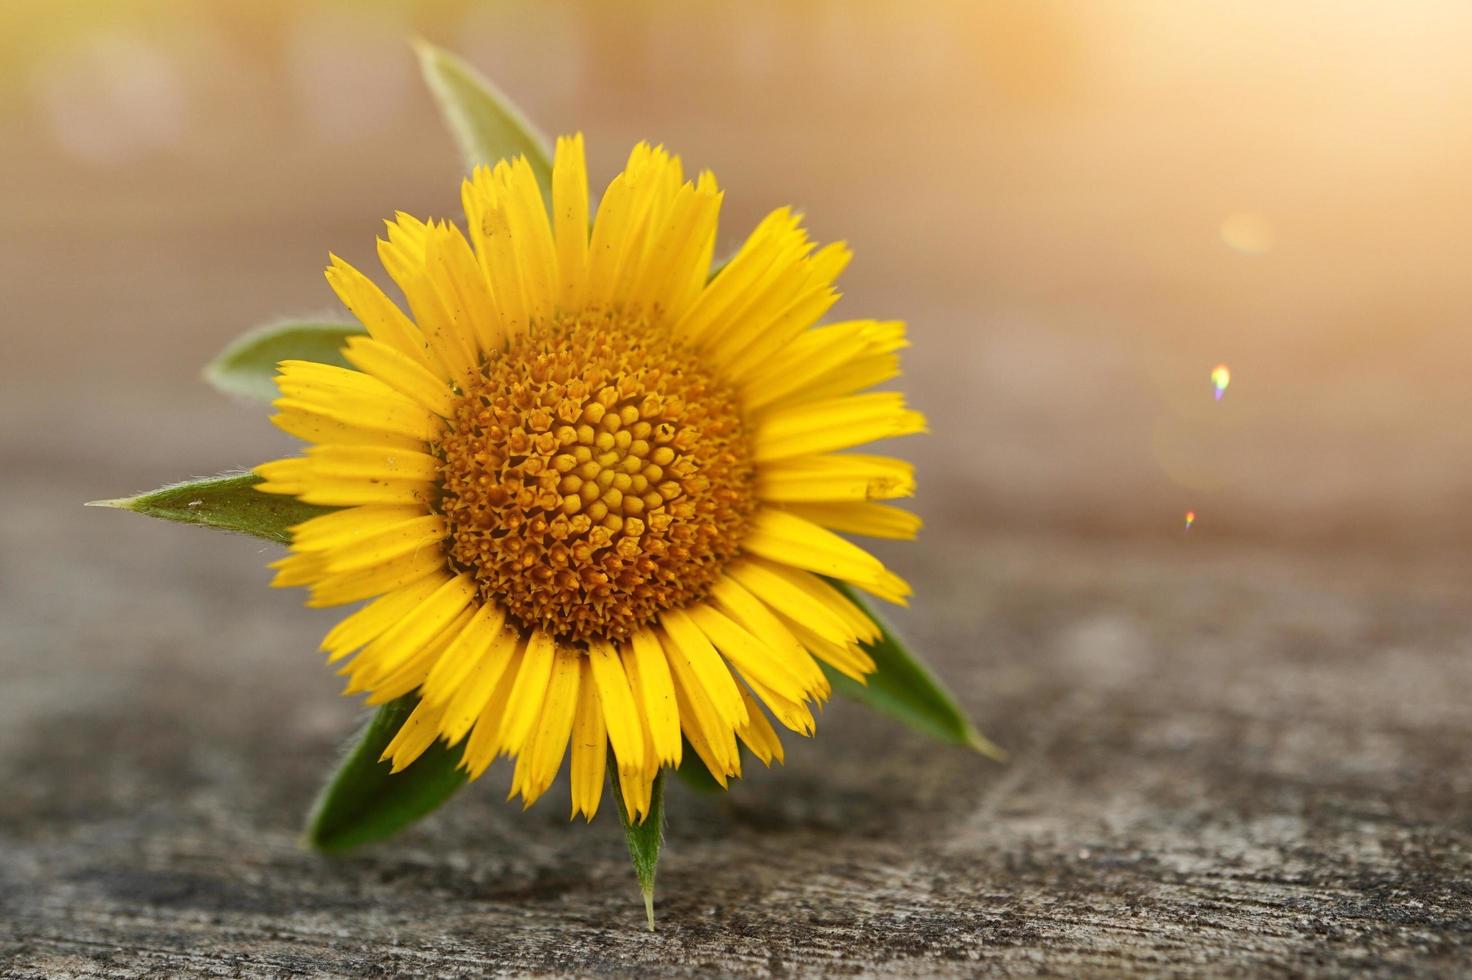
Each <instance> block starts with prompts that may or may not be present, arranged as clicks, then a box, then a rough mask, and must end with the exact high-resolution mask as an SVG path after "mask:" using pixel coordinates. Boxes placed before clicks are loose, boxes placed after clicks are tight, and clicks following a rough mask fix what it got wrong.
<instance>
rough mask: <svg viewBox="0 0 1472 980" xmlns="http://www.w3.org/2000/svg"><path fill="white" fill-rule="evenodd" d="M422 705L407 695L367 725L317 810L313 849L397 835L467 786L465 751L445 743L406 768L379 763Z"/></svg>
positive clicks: (310, 837) (310, 832) (309, 834)
mask: <svg viewBox="0 0 1472 980" xmlns="http://www.w3.org/2000/svg"><path fill="white" fill-rule="evenodd" d="M417 703H418V699H416V698H415V697H414V696H413V695H412V694H406V695H405V696H403V697H401V698H399V699H398V700H396V701H390V702H389V703H388V704H386V705H384V706H383V707H381V708H379V709H378V711H377V712H375V713H374V715H373V717H372V718H371V719H370V720H369V721H368V723H367V724H366V725H364V726H363V729H362V731H360V732H359V733H358V735H357V736H356V738H355V739H354V742H353V743H352V747H351V748H350V749H349V750H348V753H347V755H346V756H345V757H344V758H343V761H342V764H341V765H340V766H338V769H337V772H335V773H334V774H333V775H332V778H331V779H330V780H328V782H327V786H326V787H325V788H324V789H323V790H322V795H321V796H320V797H318V799H317V804H316V806H314V807H313V808H312V815H311V817H309V818H308V820H307V830H306V835H305V839H306V843H307V844H308V845H309V846H310V847H312V848H313V849H315V850H318V851H324V852H327V853H336V852H339V851H345V850H348V849H349V848H353V847H360V846H362V845H363V844H371V843H373V842H374V841H380V840H383V839H384V838H386V837H391V836H393V835H394V834H396V833H398V832H399V831H400V830H403V829H404V828H405V827H407V826H409V824H411V823H413V822H414V821H416V820H418V819H419V818H420V817H423V816H425V815H426V814H428V813H430V812H431V811H432V810H434V809H435V808H436V807H438V806H439V805H440V804H441V803H443V802H445V800H447V799H449V798H450V797H451V796H452V795H454V793H455V791H456V790H458V789H459V788H460V787H461V786H464V785H465V780H466V773H465V770H463V769H461V768H459V765H460V756H461V751H462V750H461V749H459V748H454V749H451V748H447V747H446V746H445V744H444V743H443V742H440V741H436V742H435V743H434V744H433V745H431V746H430V747H429V748H427V749H425V750H424V754H423V755H421V756H420V757H419V758H418V759H415V760H414V761H413V762H412V763H411V764H410V765H409V766H408V767H407V768H406V769H404V770H403V771H402V772H397V773H395V772H393V771H392V767H391V766H390V765H389V763H387V762H380V761H378V760H379V756H381V755H382V754H383V750H384V748H385V747H386V746H387V745H388V743H389V742H390V741H392V740H393V737H394V736H395V735H396V734H398V731H399V728H400V727H401V726H402V725H403V724H404V721H405V719H407V718H408V717H409V715H410V714H411V713H413V711H414V707H415V705H416V704H417Z"/></svg>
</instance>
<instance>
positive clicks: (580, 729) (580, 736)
mask: <svg viewBox="0 0 1472 980" xmlns="http://www.w3.org/2000/svg"><path fill="white" fill-rule="evenodd" d="M581 671H582V677H581V678H580V679H579V681H578V710H577V714H576V715H574V717H573V724H572V817H576V816H577V815H578V814H579V813H582V814H583V815H584V816H586V817H587V818H588V819H589V820H590V821H591V820H592V819H593V815H594V814H595V813H597V812H598V802H599V800H601V799H602V798H603V774H604V769H605V767H606V765H607V762H608V729H607V728H606V727H605V725H604V721H603V706H602V705H600V704H599V703H598V689H597V685H596V682H595V681H594V679H593V663H592V661H591V660H590V659H589V658H587V657H584V658H583V662H582V665H581ZM569 819H571V818H569Z"/></svg>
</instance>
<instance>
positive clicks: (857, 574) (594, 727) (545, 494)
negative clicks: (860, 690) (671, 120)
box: [256, 136, 925, 818]
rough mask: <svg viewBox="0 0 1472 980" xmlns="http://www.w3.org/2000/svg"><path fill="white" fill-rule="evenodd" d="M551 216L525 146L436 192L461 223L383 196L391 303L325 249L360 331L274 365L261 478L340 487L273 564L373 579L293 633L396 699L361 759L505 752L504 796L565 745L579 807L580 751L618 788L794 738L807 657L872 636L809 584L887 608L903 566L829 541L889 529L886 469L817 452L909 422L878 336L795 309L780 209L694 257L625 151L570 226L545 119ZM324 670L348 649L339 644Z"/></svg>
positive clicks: (711, 238)
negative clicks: (722, 251)
mask: <svg viewBox="0 0 1472 980" xmlns="http://www.w3.org/2000/svg"><path fill="white" fill-rule="evenodd" d="M552 184H553V187H552V198H553V200H552V208H551V218H550V219H549V217H548V211H547V208H546V205H545V203H544V200H543V198H542V194H541V191H540V190H539V189H538V186H537V183H536V179H535V177H534V176H533V172H532V169H531V167H530V166H529V165H528V164H527V163H526V161H524V160H521V159H518V160H516V161H514V162H502V163H500V164H497V165H496V167H495V168H494V169H490V168H486V167H482V168H480V169H478V170H476V172H475V173H474V174H473V175H472V177H471V178H470V179H469V180H467V181H465V183H464V186H463V188H462V197H463V201H464V206H465V214H466V218H467V224H468V228H469V236H468V239H467V236H466V235H464V234H462V233H461V231H460V230H459V229H458V228H457V227H455V226H454V225H452V224H450V223H448V222H428V223H426V222H422V221H419V220H417V219H415V218H412V217H410V216H408V215H406V214H399V215H398V216H397V218H396V220H395V221H392V222H390V223H389V224H388V239H387V241H382V240H381V241H379V243H378V245H379V248H378V252H379V257H380V258H381V259H382V261H383V264H384V266H385V267H386V269H387V270H388V272H389V274H390V275H391V276H392V277H393V280H394V281H395V282H396V283H397V284H398V287H399V289H400V290H401V291H402V292H403V295H404V297H405V298H406V300H407V302H408V307H409V310H410V312H411V313H412V317H411V316H408V315H406V314H405V313H404V312H402V311H401V310H400V309H399V308H398V307H397V306H396V305H395V304H394V303H393V302H392V301H391V300H390V299H389V298H388V297H387V296H385V294H384V293H383V291H382V290H380V289H379V288H378V287H377V286H376V285H374V284H373V282H371V281H370V280H369V279H368V278H367V277H366V276H364V275H363V274H362V273H361V272H359V271H357V270H356V269H354V268H353V267H352V266H350V265H348V264H347V263H346V262H343V261H342V260H341V259H339V258H337V257H336V256H334V257H333V258H332V264H331V266H330V267H329V268H328V270H327V279H328V281H329V282H330V283H331V284H332V288H333V289H334V290H335V291H336V292H337V295H338V296H339V297H340V298H341V299H342V301H343V303H344V304H345V305H346V306H347V307H348V309H349V310H351V311H352V312H353V314H354V315H355V316H356V317H357V318H358V319H359V320H360V321H361V322H362V324H363V326H364V327H366V328H367V335H366V336H359V337H354V338H352V339H351V340H349V341H348V345H347V347H346V348H345V349H344V352H343V353H344V356H345V357H346V358H347V360H348V361H349V362H350V363H351V364H352V365H353V366H354V367H356V368H357V370H350V369H346V368H341V367H336V366H331V365H324V364H317V363H310V362H305V361H285V362H283V363H282V364H281V366H280V373H279V375H278V377H277V382H278V385H279V387H280V390H281V394H282V397H281V398H280V399H279V400H278V401H277V402H276V403H275V404H276V408H277V409H278V414H277V415H276V416H275V417H274V421H275V422H276V424H277V425H279V426H280V427H281V428H282V429H284V430H286V431H287V432H289V433H291V434H293V435H295V436H298V437H300V438H302V439H304V440H306V441H308V442H310V443H312V444H313V445H311V446H310V447H309V448H308V449H307V450H306V455H304V456H301V457H294V458H291V459H284V460H279V461H276V462H272V463H267V464H265V465H263V466H260V467H259V468H258V469H257V470H256V472H257V473H258V474H259V475H260V476H261V477H262V478H263V479H264V481H265V482H264V483H262V484H261V485H260V489H261V490H264V491H266V492H268V493H280V494H290V495H292V496H295V497H297V498H299V499H301V500H302V501H304V502H307V503H313V504H323V505H328V506H333V507H339V508H342V509H341V510H337V511H334V512H332V513H330V514H327V515H325V516H322V517H318V518H315V519H313V520H309V521H307V522H306V523H304V524H301V525H298V526H297V527H295V528H293V529H292V533H293V537H292V543H291V550H292V552H293V554H292V555H290V556H289V557H287V558H285V559H283V560H281V561H280V562H277V563H276V564H275V565H273V567H274V568H276V569H277V570H278V574H277V577H276V579H275V581H274V582H273V584H274V585H278V586H296V585H301V586H307V587H309V588H310V590H311V598H310V600H309V605H313V606H332V605H341V604H347V603H354V602H359V601H361V600H365V599H371V600H373V601H372V602H370V603H368V604H367V605H366V606H364V607H363V608H361V609H359V610H358V611H356V612H354V613H352V614H351V615H349V616H348V617H347V618H346V619H344V620H342V622H340V623H339V624H338V625H337V626H336V628H334V629H333V630H332V631H331V632H330V633H329V634H328V635H327V638H326V639H325V640H324V641H323V645H322V646H323V649H324V650H325V651H326V652H327V653H328V654H329V659H330V661H346V665H345V666H344V667H343V668H342V673H343V674H345V675H346V676H347V678H348V685H347V690H346V692H345V693H349V694H351V693H357V692H368V695H369V697H368V701H369V703H371V704H382V703H385V702H387V701H390V700H393V699H395V698H398V697H401V696H404V695H406V694H410V693H416V692H417V695H418V697H419V699H420V700H419V704H418V707H417V708H416V709H415V710H414V712H413V714H412V715H411V716H410V717H409V719H408V720H407V721H406V722H405V723H404V725H403V728H402V729H401V730H400V731H399V732H398V734H397V736H396V737H395V738H394V740H393V742H392V743H391V744H390V745H389V746H388V749H387V751H386V752H385V753H384V758H385V759H391V760H392V763H393V766H394V768H395V769H396V770H398V769H402V768H404V767H405V766H408V765H409V764H410V763H411V762H413V761H414V760H415V759H416V758H418V757H419V755H420V754H421V753H422V752H424V750H425V749H426V748H428V747H429V746H430V745H431V744H433V743H434V741H435V740H436V739H443V740H444V741H445V742H446V743H447V744H449V745H451V746H454V745H457V744H460V743H462V742H463V743H464V749H463V754H462V761H461V765H462V766H463V767H464V768H465V769H467V770H468V772H469V774H470V776H471V777H472V778H474V777H477V776H479V775H480V774H481V773H482V772H484V771H485V769H486V768H487V766H489V765H490V763H491V762H492V760H494V759H495V758H497V757H498V756H500V755H508V756H513V757H515V759H516V768H515V774H514V776H513V782H512V795H515V794H516V793H520V794H521V796H522V798H523V800H524V801H525V802H526V804H527V805H530V804H531V803H532V802H533V801H534V800H536V799H537V797H538V796H540V795H541V794H543V793H544V792H545V791H546V790H547V788H548V786H549V785H550V784H551V783H552V781H553V779H554V778H555V776H556V774H557V772H558V770H559V769H560V768H561V765H562V760H563V758H564V757H565V756H566V755H567V753H568V746H569V744H571V747H572V748H571V754H572V763H571V772H572V811H573V815H574V816H576V815H577V814H578V813H579V812H581V813H583V814H585V815H587V816H588V817H589V818H591V817H592V816H593V813H594V812H595V811H596V810H597V807H598V803H599V799H600V796H601V793H602V784H603V777H604V766H605V762H606V760H607V758H608V748H609V746H610V745H611V746H612V749H613V756H614V758H615V759H616V761H617V765H618V770H619V776H620V785H621V786H622V787H623V793H624V796H625V802H626V805H627V806H628V808H629V810H630V811H631V813H633V814H635V815H636V818H638V817H640V816H642V815H643V814H644V813H646V812H647V810H648V808H649V799H650V793H651V784H652V782H653V780H654V777H655V775H656V774H657V773H658V772H659V769H660V768H661V767H663V766H673V765H677V764H678V763H679V762H680V756H681V744H682V743H681V736H682V735H683V736H684V738H685V739H687V740H688V741H689V744H690V745H691V746H693V747H694V749H695V751H696V752H697V753H698V754H699V756H700V758H701V760H702V761H703V762H704V763H705V765H706V766H707V768H709V770H710V771H711V773H712V774H714V775H715V777H716V778H717V779H718V780H720V781H721V782H722V783H723V784H724V783H725V781H726V779H727V778H728V777H732V776H739V775H740V755H739V752H738V748H737V742H738V740H739V741H740V742H741V743H744V744H745V745H746V746H747V747H748V748H749V749H750V750H751V752H752V753H753V754H754V755H755V756H756V757H757V758H759V759H761V760H762V761H763V762H764V763H768V764H769V763H770V762H771V760H772V759H774V758H776V759H778V760H780V759H781V758H782V746H781V744H780V743H779V741H778V739H777V735H776V732H775V730H774V729H773V726H772V724H771V723H770V721H768V719H767V716H766V714H765V713H764V711H763V709H762V705H765V706H766V709H767V710H768V711H770V712H771V714H772V716H773V717H775V718H776V720H777V721H778V722H779V723H780V724H781V725H783V726H785V727H786V728H789V729H792V730H793V731H797V732H800V733H802V734H805V735H806V734H811V733H812V731H813V727H814V724H813V715H812V711H811V709H810V705H811V704H813V703H816V702H821V701H822V700H823V699H825V698H826V697H827V695H828V693H829V687H828V683H827V681H826V680H825V678H824V675H823V672H822V670H821V669H820V667H819V662H820V661H821V662H823V663H826V664H828V665H830V666H831V667H832V668H834V669H836V670H838V671H841V672H843V673H844V674H847V675H849V676H851V677H854V678H856V679H862V678H863V677H864V676H865V675H866V674H868V673H870V672H872V671H873V670H874V663H873V661H872V660H871V659H870V658H869V657H868V655H867V654H866V653H865V652H864V651H863V649H862V648H861V647H860V646H859V641H860V640H870V639H873V638H874V637H875V636H876V635H877V628H876V627H875V625H874V624H873V623H872V622H871V621H870V620H869V618H868V617H867V616H865V615H864V613H863V612H861V611H860V610H859V608H858V607H857V606H855V605H854V604H853V603H852V602H850V601H849V600H848V599H847V598H845V597H844V596H843V595H842V594H841V593H840V592H839V591H838V590H837V589H836V588H834V587H833V586H832V585H830V584H829V583H828V582H826V581H824V580H823V578H821V577H820V576H827V577H831V578H833V579H838V580H842V581H844V582H848V583H851V584H852V585H854V586H857V587H858V588H861V589H864V590H866V591H868V592H870V593H872V594H874V595H877V596H880V597H883V598H885V599H888V600H891V601H894V602H902V601H903V600H904V597H905V596H906V595H908V594H909V591H910V590H909V587H908V586H907V585H906V584H905V582H904V581H903V580H901V579H900V578H899V577H897V576H896V575H894V574H893V573H892V572H890V571H888V570H887V569H886V568H885V567H884V566H883V565H882V564H881V563H880V562H879V561H878V560H877V559H876V558H874V557H873V556H872V555H870V554H869V553H868V552H867V551H865V550H863V549H862V548H860V547H858V546H857V545H855V544H853V543H851V542H849V541H848V540H846V539H844V538H842V537H840V536H839V535H838V534H835V533H834V531H843V532H853V533H858V534H868V535H876V536H880V537H895V538H909V537H913V536H914V534H915V532H916V530H917V528H918V526H919V521H918V520H917V519H916V518H915V517H914V516H913V515H911V514H909V513H907V512H905V511H902V510H898V509H896V508H894V507H891V506H887V505H884V504H880V503H876V502H875V501H878V500H882V499H886V498H894V497H902V496H908V495H909V494H910V493H911V492H912V491H913V488H914V476H913V469H912V467H911V466H910V465H909V464H907V463H905V462H903V461H900V460H897V459H892V458H889V457H885V456H877V455H869V454H859V453H850V452H844V450H850V449H853V448H854V447H857V446H859V445H861V444H863V443H866V442H869V441H871V440H874V439H878V438H883V437H889V436H899V435H905V434H908V433H914V432H919V431H922V430H923V428H924V424H925V423H924V419H923V418H922V417H921V416H920V415H919V414H918V413H917V412H914V411H911V410H908V409H907V408H906V407H905V405H904V400H903V398H902V396H901V395H899V394H897V393H891V392H865V391H864V389H868V388H870V387H872V386H873V385H875V384H878V383H879V382H882V381H885V380H888V379H890V378H893V377H895V376H896V375H897V374H898V373H899V371H898V361H897V357H896V351H898V350H899V349H900V348H902V347H904V346H905V340H904V325H903V324H901V323H896V322H879V321H873V320H854V321H847V322H842V323H833V324H829V325H826V326H815V324H816V323H817V322H818V320H819V319H820V318H821V317H822V316H823V314H824V313H825V312H826V311H827V310H828V309H829V307H830V306H832V305H833V303H834V301H835V300H836V299H837V297H838V294H837V292H836V291H835V290H834V288H833V284H834V281H835V280H836V279H837V277H838V275H839V273H840V272H841V271H842V269H843V267H844V266H845V265H846V264H847V262H848V259H849V252H848V250H847V248H845V247H844V246H843V245H842V244H835V245H829V246H827V247H825V248H820V249H815V246H814V244H813V243H812V242H811V241H809V239H808V237H807V235H806V234H805V233H804V231H803V229H802V227H801V224H800V218H799V216H798V215H795V214H794V213H792V212H791V211H790V210H788V209H785V208H784V209H781V210H778V211H775V212H773V213H772V214H770V215H768V216H767V218H766V219H765V220H763V221H762V222H761V223H760V225H758V226H757V228H756V230H755V231H754V232H753V233H752V234H751V237H750V238H748V239H747V241H746V243H745V244H744V245H743V246H742V247H741V249H740V251H739V252H738V253H737V254H736V255H735V257H734V258H732V260H731V261H730V263H729V264H727V265H726V266H725V267H724V268H723V269H722V270H721V271H720V272H719V273H718V274H717V275H716V276H715V277H714V278H710V268H711V256H712V249H713V247H714V244H715V237H716V219H717V213H718V211H719V210H720V205H721V196H722V195H721V191H720V190H719V189H718V188H717V186H716V182H715V179H714V177H713V176H712V175H711V174H710V173H709V172H706V173H702V174H701V175H700V176H699V178H698V179H696V180H694V181H686V180H685V179H684V177H683V174H682V170H681V166H680V161H679V158H678V157H675V156H671V155H670V154H668V153H666V152H665V151H664V150H663V149H662V148H658V147H656V148H650V147H649V146H647V145H645V144H640V145H639V146H636V147H635V148H634V150H633V152H632V153H631V154H630V156H629V160H628V164H627V166H626V167H625V169H624V171H623V173H621V174H619V175H618V176H617V177H615V178H614V180H613V181H612V183H610V185H609V186H608V189H607V191H606V192H605V193H604V195H603V199H602V202H601V204H600V205H599V207H598V213H597V217H596V219H595V220H594V221H593V222H592V225H591V231H590V226H589V221H588V210H589V205H588V186H587V172H586V165H585V163H584V155H583V142H582V137H581V136H575V137H570V138H563V139H560V140H558V143H557V152H556V161H555V165H554V168H553V178H552ZM348 658H351V659H348Z"/></svg>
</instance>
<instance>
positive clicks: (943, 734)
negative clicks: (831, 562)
mask: <svg viewBox="0 0 1472 980" xmlns="http://www.w3.org/2000/svg"><path fill="white" fill-rule="evenodd" d="M828 581H829V582H831V583H832V584H833V586H834V587H835V588H837V589H838V590H839V591H841V592H842V593H843V594H844V595H846V596H848V597H849V599H851V600H853V602H854V604H855V605H857V606H858V607H859V608H860V609H862V610H864V612H865V613H867V614H868V616H869V618H870V619H872V620H874V622H875V623H877V624H878V625H879V629H880V631H881V635H880V637H879V640H878V641H877V642H875V643H864V644H862V646H863V648H864V650H865V651H867V652H868V654H869V656H871V657H873V658H874V663H875V664H876V665H877V666H878V670H877V671H875V672H874V673H873V674H871V675H870V676H869V678H868V681H869V683H868V684H859V683H858V682H856V681H853V680H851V679H850V678H848V677H845V676H843V675H842V674H840V673H838V672H837V671H835V670H832V669H830V668H828V667H827V665H824V671H825V672H826V673H827V674H828V679H829V680H830V681H831V682H832V684H833V689H834V690H835V691H837V692H838V693H840V694H842V695H844V696H845V697H849V698H853V699H854V700H855V701H859V702H862V703H864V704H867V705H868V706H869V707H871V708H873V709H875V710H876V711H879V712H882V713H884V714H887V715H889V716H891V717H893V718H897V719H899V720H900V721H902V722H904V723H905V724H907V725H909V726H910V727H911V728H913V729H915V730H916V731H920V732H924V733H925V734H926V735H930V736H931V737H933V738H938V739H940V740H941V741H943V742H950V743H952V744H954V745H964V746H967V747H969V748H973V749H975V750H976V751H978V752H980V753H981V754H982V755H985V756H989V757H991V758H993V759H996V760H998V761H1002V760H1004V759H1006V757H1007V753H1006V752H1005V751H1003V750H1002V749H1001V748H999V747H998V746H996V745H994V744H993V743H992V742H990V741H988V740H987V738H986V737H985V736H983V735H982V734H981V733H980V732H978V731H977V730H976V726H975V725H973V724H972V723H971V719H969V718H967V717H966V713H965V712H964V711H962V710H961V706H960V705H959V704H957V703H956V699H955V697H954V696H953V695H952V694H951V692H950V691H948V690H946V688H945V686H944V685H943V684H941V682H940V680H939V679H937V678H936V676H935V675H934V674H932V673H931V672H930V669H929V668H928V667H926V666H925V664H924V663H922V662H921V660H920V658H919V657H917V656H915V654H913V653H911V652H910V651H909V650H908V649H906V647H905V645H904V643H902V642H901V641H900V639H899V637H897V636H896V635H895V632H894V630H893V629H892V628H891V627H890V626H889V624H888V623H886V622H885V621H884V620H883V619H882V618H880V617H879V616H878V615H876V614H875V612H874V610H873V609H871V608H870V607H869V605H868V603H866V602H865V601H864V600H863V599H861V598H860V597H859V595H858V593H857V592H855V591H854V590H853V589H851V588H849V587H848V586H847V585H846V584H844V583H843V582H839V581H836V580H834V579H829V580H828Z"/></svg>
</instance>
